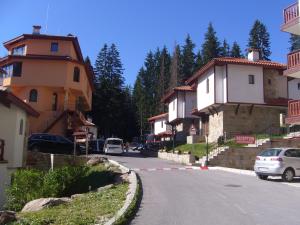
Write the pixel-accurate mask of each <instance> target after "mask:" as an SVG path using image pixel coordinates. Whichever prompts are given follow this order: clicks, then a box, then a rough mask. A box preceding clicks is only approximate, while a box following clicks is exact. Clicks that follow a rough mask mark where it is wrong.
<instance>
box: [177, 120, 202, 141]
mask: <svg viewBox="0 0 300 225" xmlns="http://www.w3.org/2000/svg"><path fill="white" fill-rule="evenodd" d="M198 121H199V119H190V118H186V119H183V120H182V121H181V122H180V123H178V124H177V125H176V136H175V140H176V141H177V142H182V143H186V138H187V136H189V135H190V127H191V126H192V124H194V126H195V127H196V130H199V122H198Z"/></svg>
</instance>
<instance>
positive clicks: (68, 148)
mask: <svg viewBox="0 0 300 225" xmlns="http://www.w3.org/2000/svg"><path fill="white" fill-rule="evenodd" d="M79 148H80V147H79V146H77V147H76V153H77V154H78V153H79ZM28 149H29V150H31V151H35V152H45V153H54V154H73V152H74V143H73V142H72V141H70V140H69V139H67V138H65V137H62V136H59V135H53V134H45V133H41V134H32V135H31V136H30V137H29V138H28Z"/></svg>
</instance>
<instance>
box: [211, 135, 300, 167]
mask: <svg viewBox="0 0 300 225" xmlns="http://www.w3.org/2000/svg"><path fill="white" fill-rule="evenodd" d="M271 147H272V148H279V147H295V148H299V147H300V140H299V139H276V140H272V141H271V142H267V143H265V144H263V145H262V146H259V147H253V148H248V147H243V148H230V149H228V150H226V151H224V152H222V153H220V154H219V155H218V156H216V157H214V158H213V159H211V160H210V161H209V165H211V166H222V167H230V168H236V169H246V170H253V166H254V163H255V158H256V156H257V155H258V154H259V153H260V152H262V151H263V150H264V149H266V148H271Z"/></svg>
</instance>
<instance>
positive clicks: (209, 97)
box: [197, 68, 215, 110]
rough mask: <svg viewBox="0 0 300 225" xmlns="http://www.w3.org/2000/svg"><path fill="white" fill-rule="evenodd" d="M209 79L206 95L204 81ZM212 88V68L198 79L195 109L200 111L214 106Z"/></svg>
mask: <svg viewBox="0 0 300 225" xmlns="http://www.w3.org/2000/svg"><path fill="white" fill-rule="evenodd" d="M207 78H208V79H209V93H206V80H207ZM214 89H215V87H214V68H212V69H210V70H209V71H207V72H206V73H205V74H204V75H203V76H201V77H200V78H199V79H198V86H197V107H198V110H202V109H204V108H206V107H207V106H210V105H212V104H214V102H215V97H214V92H215V90H214Z"/></svg>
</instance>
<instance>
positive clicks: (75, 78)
mask: <svg viewBox="0 0 300 225" xmlns="http://www.w3.org/2000/svg"><path fill="white" fill-rule="evenodd" d="M79 80H80V69H79V68H78V67H75V68H74V73H73V81H74V82H79Z"/></svg>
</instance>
